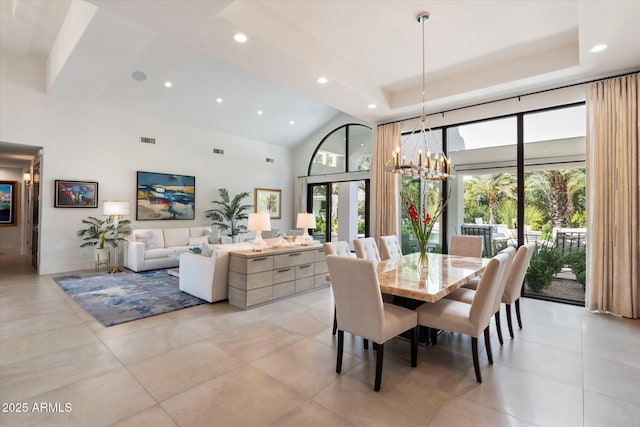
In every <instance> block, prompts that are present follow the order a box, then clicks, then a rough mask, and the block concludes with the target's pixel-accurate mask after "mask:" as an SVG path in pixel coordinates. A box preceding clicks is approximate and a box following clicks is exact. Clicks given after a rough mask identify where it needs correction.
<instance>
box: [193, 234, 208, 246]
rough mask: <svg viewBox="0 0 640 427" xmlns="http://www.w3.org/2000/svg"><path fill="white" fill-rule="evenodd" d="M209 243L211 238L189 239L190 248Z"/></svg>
mask: <svg viewBox="0 0 640 427" xmlns="http://www.w3.org/2000/svg"><path fill="white" fill-rule="evenodd" d="M205 243H209V236H202V237H189V246H200V245H202V244H205Z"/></svg>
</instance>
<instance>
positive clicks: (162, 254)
mask: <svg viewBox="0 0 640 427" xmlns="http://www.w3.org/2000/svg"><path fill="white" fill-rule="evenodd" d="M171 256H176V251H174V250H173V249H166V248H156V249H148V250H146V251H145V252H144V259H159V258H169V257H171Z"/></svg>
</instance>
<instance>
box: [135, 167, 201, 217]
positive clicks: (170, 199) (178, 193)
mask: <svg viewBox="0 0 640 427" xmlns="http://www.w3.org/2000/svg"><path fill="white" fill-rule="evenodd" d="M136 201H137V203H136V219H137V220H138V221H147V220H165V219H166V220H171V219H194V218H195V204H196V177H195V176H189V175H172V174H167V173H156V172H141V171H138V180H137V191H136Z"/></svg>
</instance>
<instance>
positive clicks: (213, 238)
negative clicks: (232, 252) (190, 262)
mask: <svg viewBox="0 0 640 427" xmlns="http://www.w3.org/2000/svg"><path fill="white" fill-rule="evenodd" d="M220 237H221V236H220V230H219V229H217V228H216V229H215V230H213V231H211V232H210V233H209V236H208V238H209V243H220Z"/></svg>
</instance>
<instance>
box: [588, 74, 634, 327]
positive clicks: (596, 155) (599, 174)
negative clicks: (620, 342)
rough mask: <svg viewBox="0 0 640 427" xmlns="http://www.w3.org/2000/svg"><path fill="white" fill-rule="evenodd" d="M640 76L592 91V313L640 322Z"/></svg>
mask: <svg viewBox="0 0 640 427" xmlns="http://www.w3.org/2000/svg"><path fill="white" fill-rule="evenodd" d="M639 90H640V74H638V73H636V74H632V75H628V76H623V77H618V78H613V79H609V80H603V81H599V82H596V83H591V84H589V85H588V86H587V189H588V191H587V222H588V230H589V237H588V240H587V294H586V299H587V308H588V309H590V310H596V311H603V312H610V313H614V314H618V315H621V316H624V317H629V318H638V317H640V292H639V289H638V286H639V285H638V284H639V283H640V224H639V222H640V172H639V171H638V169H639V166H640V148H639V147H638V143H639V141H638V132H639V125H638V103H639Z"/></svg>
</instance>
